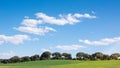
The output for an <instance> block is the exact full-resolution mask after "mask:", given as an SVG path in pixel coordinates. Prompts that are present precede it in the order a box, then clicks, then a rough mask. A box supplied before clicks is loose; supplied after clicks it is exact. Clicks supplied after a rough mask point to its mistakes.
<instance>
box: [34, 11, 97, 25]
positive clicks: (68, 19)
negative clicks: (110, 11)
mask: <svg viewBox="0 0 120 68" xmlns="http://www.w3.org/2000/svg"><path fill="white" fill-rule="evenodd" d="M36 16H37V18H40V19H41V20H42V21H43V22H44V23H49V24H56V25H65V24H75V23H78V22H81V21H80V18H96V16H91V15H90V14H88V13H85V14H79V13H75V14H70V13H69V14H68V15H62V14H60V15H59V17H60V18H58V19H57V18H56V17H52V16H48V15H46V14H44V13H41V12H40V13H37V14H36Z"/></svg>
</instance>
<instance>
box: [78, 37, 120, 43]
mask: <svg viewBox="0 0 120 68" xmlns="http://www.w3.org/2000/svg"><path fill="white" fill-rule="evenodd" d="M79 42H81V43H84V44H88V45H110V44H113V43H120V37H114V38H104V39H101V40H99V41H90V40H79Z"/></svg>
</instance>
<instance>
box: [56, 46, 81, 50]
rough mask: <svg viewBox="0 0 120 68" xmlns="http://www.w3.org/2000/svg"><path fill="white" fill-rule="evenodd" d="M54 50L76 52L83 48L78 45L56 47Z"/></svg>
mask: <svg viewBox="0 0 120 68" xmlns="http://www.w3.org/2000/svg"><path fill="white" fill-rule="evenodd" d="M55 48H58V49H61V50H68V51H69V50H78V49H80V48H83V46H80V45H58V46H56V47H55Z"/></svg>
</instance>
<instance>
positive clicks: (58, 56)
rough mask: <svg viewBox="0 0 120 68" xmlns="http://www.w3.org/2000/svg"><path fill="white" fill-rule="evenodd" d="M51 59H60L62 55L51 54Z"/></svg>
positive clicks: (57, 53)
mask: <svg viewBox="0 0 120 68" xmlns="http://www.w3.org/2000/svg"><path fill="white" fill-rule="evenodd" d="M52 59H62V55H61V53H59V52H54V53H52Z"/></svg>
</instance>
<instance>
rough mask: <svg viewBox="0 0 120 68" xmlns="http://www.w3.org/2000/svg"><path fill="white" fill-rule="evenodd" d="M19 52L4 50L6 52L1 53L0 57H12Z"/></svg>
mask: <svg viewBox="0 0 120 68" xmlns="http://www.w3.org/2000/svg"><path fill="white" fill-rule="evenodd" d="M16 55H17V54H16V53H15V52H14V51H12V50H11V51H9V52H4V53H0V58H1V59H8V58H10V57H13V56H16Z"/></svg>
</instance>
